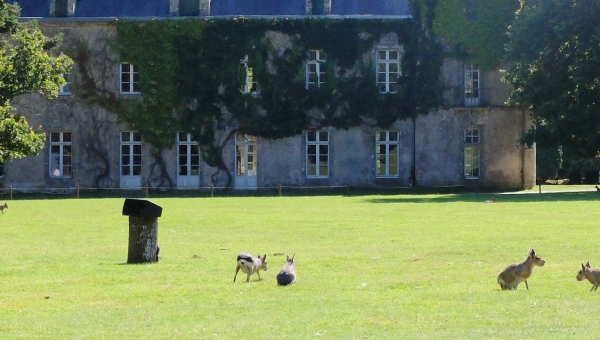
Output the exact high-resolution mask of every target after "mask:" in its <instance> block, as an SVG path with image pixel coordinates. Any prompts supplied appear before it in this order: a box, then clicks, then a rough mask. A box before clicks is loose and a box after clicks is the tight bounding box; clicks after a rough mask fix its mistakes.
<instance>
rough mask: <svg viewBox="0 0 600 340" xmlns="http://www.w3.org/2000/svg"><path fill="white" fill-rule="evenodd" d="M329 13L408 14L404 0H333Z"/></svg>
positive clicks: (407, 7)
mask: <svg viewBox="0 0 600 340" xmlns="http://www.w3.org/2000/svg"><path fill="white" fill-rule="evenodd" d="M331 14H337V15H366V14H372V15H410V8H409V6H408V1H406V0H333V1H331Z"/></svg>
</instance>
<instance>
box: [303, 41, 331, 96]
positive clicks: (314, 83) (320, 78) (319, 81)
mask: <svg viewBox="0 0 600 340" xmlns="http://www.w3.org/2000/svg"><path fill="white" fill-rule="evenodd" d="M326 59H327V55H326V54H325V52H324V51H322V50H310V51H308V55H307V60H306V88H307V89H309V88H311V87H317V88H319V87H321V85H323V82H324V80H325V61H326Z"/></svg>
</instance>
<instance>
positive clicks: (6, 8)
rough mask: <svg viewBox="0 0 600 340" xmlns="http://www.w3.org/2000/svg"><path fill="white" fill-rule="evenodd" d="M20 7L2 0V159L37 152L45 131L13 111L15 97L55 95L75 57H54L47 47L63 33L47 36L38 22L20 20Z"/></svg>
mask: <svg viewBox="0 0 600 340" xmlns="http://www.w3.org/2000/svg"><path fill="white" fill-rule="evenodd" d="M19 14H20V8H19V6H18V5H17V4H7V3H5V2H4V1H3V0H0V161H5V160H9V159H14V158H21V157H25V156H27V155H34V154H37V153H38V152H39V151H40V150H41V149H42V147H43V146H44V137H45V135H44V134H43V133H42V132H37V131H35V130H34V129H33V128H32V127H30V126H29V125H28V123H27V121H26V120H25V118H24V117H22V116H20V115H18V114H17V113H15V112H14V110H13V109H12V107H11V102H12V101H13V99H14V98H15V97H17V96H19V95H23V94H27V93H39V94H42V95H44V96H46V97H48V98H55V97H56V96H57V95H58V90H59V88H60V86H61V85H64V83H65V80H64V78H63V73H66V72H68V70H69V69H70V67H71V65H72V60H71V59H69V58H68V57H59V58H53V57H51V56H50V55H49V54H48V52H47V51H48V49H50V48H52V47H54V46H55V45H56V44H57V43H58V42H59V38H60V37H55V38H48V37H46V36H44V35H43V34H42V31H41V30H40V29H39V27H38V25H37V22H35V21H30V22H25V23H19V21H18V17H19Z"/></svg>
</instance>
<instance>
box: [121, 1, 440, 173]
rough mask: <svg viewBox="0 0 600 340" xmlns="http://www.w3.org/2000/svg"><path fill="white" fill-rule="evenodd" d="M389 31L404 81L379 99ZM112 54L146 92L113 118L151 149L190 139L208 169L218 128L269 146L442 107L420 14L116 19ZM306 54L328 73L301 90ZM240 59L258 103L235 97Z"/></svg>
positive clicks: (434, 59) (435, 60)
mask: <svg viewBox="0 0 600 340" xmlns="http://www.w3.org/2000/svg"><path fill="white" fill-rule="evenodd" d="M389 33H394V34H395V35H396V36H397V37H398V40H399V44H400V45H401V46H402V48H403V56H402V61H401V70H402V74H401V77H400V79H399V81H398V92H397V93H395V94H391V93H388V94H381V93H379V92H378V89H377V87H376V86H375V65H374V49H373V48H374V44H375V43H376V42H377V41H378V40H379V39H380V37H381V36H383V35H385V34H389ZM273 34H275V35H276V37H275V38H274V39H275V40H277V39H281V37H284V38H283V39H284V40H285V41H286V42H284V43H285V44H287V45H289V46H287V47H286V48H285V49H283V50H282V49H281V46H282V44H281V41H278V42H275V43H274V42H272V41H271V40H272V39H269V38H268V37H270V36H273ZM277 37H279V38H277ZM111 48H112V49H113V50H114V51H116V52H117V53H118V55H119V56H120V58H121V61H124V62H129V63H132V64H135V65H137V67H138V69H139V74H140V89H141V92H142V94H143V100H139V101H136V100H133V101H129V103H128V106H129V108H127V109H123V110H120V112H115V113H117V114H119V115H120V118H121V119H123V120H124V121H126V122H127V123H128V124H130V125H131V126H132V128H134V129H136V130H138V131H140V132H141V133H142V135H143V136H144V139H145V140H146V141H148V142H150V143H151V144H152V145H153V146H154V147H155V148H157V149H162V148H169V147H171V146H172V145H173V144H174V136H175V132H176V131H187V132H190V133H191V134H192V137H193V139H194V140H196V141H198V142H199V144H200V146H201V150H202V153H203V159H204V160H205V161H206V162H207V163H208V164H209V165H211V166H219V165H222V159H221V158H220V150H219V144H218V142H217V141H216V140H215V135H216V132H217V131H218V130H220V129H221V130H222V129H224V128H225V127H228V128H232V129H237V130H239V131H240V132H242V133H247V134H252V135H257V136H260V137H265V138H269V139H278V138H284V137H290V136H295V135H298V134H301V133H302V131H304V130H306V129H311V128H320V127H327V126H331V127H334V128H339V129H347V128H350V127H353V126H358V125H360V124H365V123H369V124H376V125H377V126H379V127H381V128H386V127H388V126H389V125H390V124H392V123H393V122H394V121H396V120H398V119H400V120H402V119H406V118H412V117H415V116H416V115H418V114H426V113H427V112H428V111H429V110H430V109H433V108H436V107H439V106H440V105H441V104H442V91H443V81H442V78H441V74H440V72H441V65H442V61H443V53H442V48H441V45H439V44H437V43H436V42H435V40H434V38H433V37H432V36H430V35H429V34H428V31H427V30H426V29H425V27H424V26H423V25H422V24H421V20H420V13H418V11H417V14H416V15H415V16H414V19H412V20H385V19H369V20H360V19H339V20H327V19H269V20H266V19H262V20H261V19H247V18H235V19H229V20H223V19H200V18H195V19H187V20H155V21H150V22H119V23H118V24H117V35H116V37H115V39H114V41H112V44H111ZM313 49H323V50H325V52H326V53H327V61H326V69H327V73H326V76H325V84H324V86H322V87H321V88H315V89H309V90H307V89H305V79H304V61H305V59H306V55H307V52H308V51H309V50H313ZM245 55H248V57H249V66H250V67H252V71H253V78H254V80H255V81H256V82H257V83H258V84H259V88H260V95H258V96H252V95H246V94H242V93H241V92H240V89H241V87H242V83H243V81H244V77H243V76H242V73H243V70H242V67H241V63H240V60H241V59H242V58H243V57H244V56H245ZM365 55H369V56H371V57H370V58H366V59H365V58H363V56H365ZM315 112H317V114H315Z"/></svg>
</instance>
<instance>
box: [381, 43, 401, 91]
mask: <svg viewBox="0 0 600 340" xmlns="http://www.w3.org/2000/svg"><path fill="white" fill-rule="evenodd" d="M399 76H400V50H398V49H378V50H377V88H378V89H379V93H396V90H397V87H398V77H399Z"/></svg>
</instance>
